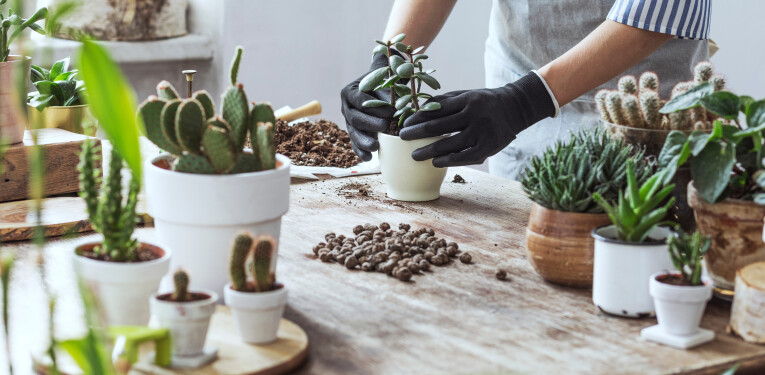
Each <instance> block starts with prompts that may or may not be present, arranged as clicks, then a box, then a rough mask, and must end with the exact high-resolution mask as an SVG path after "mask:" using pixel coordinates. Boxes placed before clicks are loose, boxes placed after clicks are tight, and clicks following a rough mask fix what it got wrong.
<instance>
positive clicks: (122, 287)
mask: <svg viewBox="0 0 765 375" xmlns="http://www.w3.org/2000/svg"><path fill="white" fill-rule="evenodd" d="M96 245H97V244H95V243H90V244H85V245H82V246H78V247H77V249H76V250H75V252H74V270H75V272H76V273H77V275H78V276H79V277H80V278H82V280H83V281H84V282H85V283H86V284H87V285H88V286H89V288H90V289H91V290H92V291H93V292H94V294H95V297H96V298H98V301H99V302H100V304H101V307H102V308H103V311H104V314H105V316H106V323H107V324H108V325H119V326H123V325H127V326H144V325H146V324H148V323H149V317H150V314H149V297H151V295H153V294H154V293H156V292H157V289H158V288H159V283H160V281H161V280H162V277H163V276H165V274H166V273H167V271H168V269H169V267H170V253H169V252H168V251H167V250H163V249H160V248H159V247H156V246H153V245H149V244H144V243H141V247H143V248H147V247H148V248H149V249H151V250H152V251H153V252H154V253H155V254H157V255H161V257H160V258H159V259H155V260H151V261H147V262H135V263H119V262H106V261H102V260H95V259H91V258H87V257H84V256H81V255H78V254H79V252H80V251H81V250H82V249H87V248H91V249H92V248H93V247H94V246H96Z"/></svg>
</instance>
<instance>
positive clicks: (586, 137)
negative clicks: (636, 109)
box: [521, 130, 653, 213]
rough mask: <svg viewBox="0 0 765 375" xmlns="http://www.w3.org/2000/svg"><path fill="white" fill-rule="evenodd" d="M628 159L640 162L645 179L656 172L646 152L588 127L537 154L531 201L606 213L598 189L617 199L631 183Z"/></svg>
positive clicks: (529, 175) (530, 176) (531, 169)
mask: <svg viewBox="0 0 765 375" xmlns="http://www.w3.org/2000/svg"><path fill="white" fill-rule="evenodd" d="M627 160H632V161H633V162H634V163H635V165H636V170H637V172H636V174H637V180H638V182H639V183H642V182H644V181H645V180H647V179H648V177H649V176H650V175H651V173H653V167H652V165H651V164H650V163H648V162H647V161H645V159H644V158H643V152H642V151H640V150H638V149H635V148H633V147H631V146H630V145H627V144H625V143H624V142H623V141H622V140H620V139H613V138H611V137H609V136H608V134H607V133H605V132H603V131H600V130H595V131H594V132H588V131H582V132H580V133H576V134H572V135H571V139H570V140H569V142H568V143H565V144H564V143H563V142H560V141H559V142H558V143H557V144H556V145H555V146H554V147H551V148H548V149H547V150H546V151H545V152H544V153H543V154H542V155H540V156H537V157H534V158H532V159H531V163H530V165H529V166H528V167H527V168H526V170H524V172H523V174H522V177H521V184H522V185H523V190H524V192H525V193H526V195H527V196H528V197H529V199H531V200H533V201H534V202H536V203H537V204H539V205H541V206H544V207H546V208H549V209H553V210H558V211H565V212H581V213H602V212H603V209H602V208H601V207H600V206H599V205H598V204H596V203H595V201H594V200H593V198H592V195H593V193H596V192H597V193H598V194H600V196H602V197H603V198H604V199H605V200H606V201H608V202H614V201H616V199H617V197H618V195H619V191H621V190H622V189H623V188H624V187H625V186H627V166H626V162H627Z"/></svg>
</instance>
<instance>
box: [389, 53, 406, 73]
mask: <svg viewBox="0 0 765 375" xmlns="http://www.w3.org/2000/svg"><path fill="white" fill-rule="evenodd" d="M404 62H405V61H404V58H403V57H401V56H399V55H392V56H391V57H390V58H389V59H388V64H390V68H391V69H393V71H394V72H395V71H396V69H398V67H399V66H401V64H403V63H404Z"/></svg>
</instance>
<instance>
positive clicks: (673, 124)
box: [669, 111, 689, 130]
mask: <svg viewBox="0 0 765 375" xmlns="http://www.w3.org/2000/svg"><path fill="white" fill-rule="evenodd" d="M688 125H689V121H688V116H687V114H686V111H677V112H673V113H670V114H669V129H670V130H685V129H688Z"/></svg>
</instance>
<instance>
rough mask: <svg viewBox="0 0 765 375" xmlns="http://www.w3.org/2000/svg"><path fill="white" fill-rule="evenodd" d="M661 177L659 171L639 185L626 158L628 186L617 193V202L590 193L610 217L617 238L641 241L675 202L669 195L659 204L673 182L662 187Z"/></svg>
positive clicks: (632, 163) (671, 188)
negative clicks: (610, 201) (612, 202)
mask: <svg viewBox="0 0 765 375" xmlns="http://www.w3.org/2000/svg"><path fill="white" fill-rule="evenodd" d="M662 177H663V174H661V173H657V174H654V175H653V176H651V177H650V178H649V179H648V180H647V181H646V182H645V183H643V184H642V185H639V184H638V181H637V178H636V177H635V162H634V161H632V160H631V159H628V160H627V189H626V190H624V191H621V192H620V193H619V197H618V200H617V204H616V205H612V204H611V203H609V202H608V201H606V200H605V198H603V197H602V196H601V195H600V194H599V193H597V192H595V193H593V195H592V196H593V199H594V200H595V202H596V203H598V204H599V205H600V206H601V207H603V210H605V211H606V213H607V214H608V217H609V218H611V222H613V224H614V226H615V227H616V230H617V234H618V237H619V239H620V240H622V241H626V242H644V241H645V240H646V238H648V235H649V234H651V232H652V231H653V229H654V228H656V227H657V226H658V225H660V224H661V223H662V220H663V219H664V217H665V216H667V211H669V209H670V208H671V207H672V205H674V204H675V198H674V197H671V198H669V200H667V201H666V203H665V204H664V205H663V206H662V205H661V204H662V202H664V201H665V200H666V199H667V198H668V197H669V196H670V194H672V191H673V190H674V189H675V185H674V184H670V185H667V186H665V187H664V188H662V185H663V183H662Z"/></svg>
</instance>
